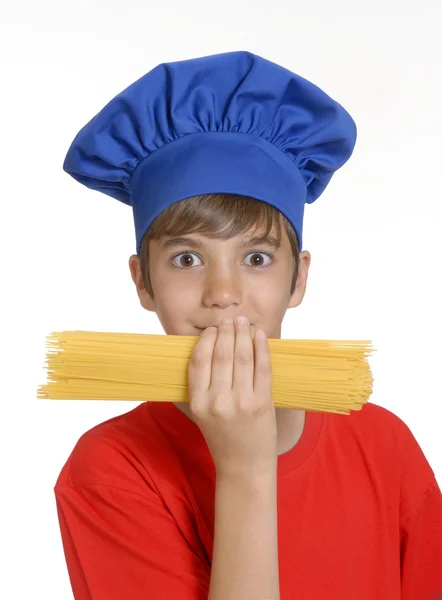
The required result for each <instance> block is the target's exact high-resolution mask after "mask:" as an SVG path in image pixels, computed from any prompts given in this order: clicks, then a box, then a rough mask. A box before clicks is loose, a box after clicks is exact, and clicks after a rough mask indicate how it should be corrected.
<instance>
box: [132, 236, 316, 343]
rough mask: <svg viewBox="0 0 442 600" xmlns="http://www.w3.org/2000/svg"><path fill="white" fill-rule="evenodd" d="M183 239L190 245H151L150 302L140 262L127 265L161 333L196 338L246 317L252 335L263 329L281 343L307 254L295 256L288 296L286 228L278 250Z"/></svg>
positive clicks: (300, 291)
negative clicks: (226, 321)
mask: <svg viewBox="0 0 442 600" xmlns="http://www.w3.org/2000/svg"><path fill="white" fill-rule="evenodd" d="M185 237H186V238H188V239H190V240H192V241H193V245H192V244H191V243H189V242H187V243H185V242H177V243H174V244H173V245H172V244H171V238H169V237H164V238H162V239H160V240H153V241H151V242H150V246H149V267H150V279H151V283H152V288H153V291H154V295H155V297H154V299H153V300H152V298H151V297H150V296H149V294H148V292H147V291H146V290H145V289H144V287H143V280H142V274H141V269H140V260H139V257H138V256H136V255H133V256H131V257H130V259H129V267H130V271H131V275H132V279H133V281H134V283H135V284H136V287H137V293H138V296H139V298H140V302H141V305H142V306H143V307H144V308H145V309H146V310H150V311H154V312H156V313H157V316H158V318H159V320H160V322H161V324H162V326H163V328H164V331H165V332H166V333H167V334H171V335H195V336H196V335H200V333H201V329H200V328H205V327H208V326H209V325H218V324H219V323H220V321H221V320H222V319H223V318H224V317H236V316H239V315H245V316H246V317H248V318H249V321H250V323H251V325H252V327H251V330H252V335H254V333H255V331H257V330H258V329H264V331H265V332H266V334H267V337H269V338H280V337H281V323H282V320H283V318H284V314H285V312H286V310H287V309H288V308H293V307H295V306H298V305H299V304H300V303H301V302H302V299H303V297H304V293H305V288H306V283H307V275H308V269H309V266H310V258H311V257H310V253H309V252H307V251H303V252H301V254H300V263H299V275H298V280H297V284H296V289H295V291H294V293H293V294H292V295H290V286H291V281H292V271H293V255H292V251H291V246H290V241H289V239H288V236H287V233H286V231H285V228H282V243H281V246H280V247H279V249H277V250H275V249H274V248H272V247H271V246H269V245H268V244H267V243H266V242H261V243H256V242H254V243H253V242H251V243H249V242H248V241H247V240H248V238H249V237H250V235H249V234H248V235H245V234H244V235H241V236H237V237H234V238H231V239H229V240H219V239H213V238H212V239H211V238H209V237H207V236H205V235H203V234H198V233H192V234H189V235H186V236H185ZM167 242H168V243H167ZM197 244H198V245H197Z"/></svg>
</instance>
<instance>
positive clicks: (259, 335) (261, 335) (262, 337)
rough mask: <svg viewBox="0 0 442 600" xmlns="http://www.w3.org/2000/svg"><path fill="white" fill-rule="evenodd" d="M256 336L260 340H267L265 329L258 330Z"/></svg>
mask: <svg viewBox="0 0 442 600" xmlns="http://www.w3.org/2000/svg"><path fill="white" fill-rule="evenodd" d="M255 337H256V338H257V339H258V340H265V339H266V334H265V332H264V331H262V329H260V330H259V331H257V332H256V335H255Z"/></svg>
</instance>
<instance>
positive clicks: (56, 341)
mask: <svg viewBox="0 0 442 600" xmlns="http://www.w3.org/2000/svg"><path fill="white" fill-rule="evenodd" d="M198 339H199V337H198V336H182V335H150V334H139V333H101V332H88V331H63V332H59V333H58V332H56V333H52V334H50V335H49V336H47V338H46V348H47V349H48V351H47V355H46V363H45V366H46V368H47V373H48V383H46V384H45V385H41V386H39V388H38V397H39V398H47V399H54V400H59V399H71V400H84V399H89V400H141V401H143V400H144V401H149V402H152V401H158V402H188V401H189V398H188V387H187V384H188V381H187V370H188V365H189V361H190V356H191V353H192V350H193V348H194V346H195V344H196V343H197V341H198ZM268 344H269V350H270V357H271V362H272V398H273V401H274V403H275V406H276V407H277V408H296V409H299V410H311V411H324V412H332V413H341V414H349V413H350V410H361V408H362V405H363V404H365V403H366V402H367V400H368V398H369V396H370V395H371V392H372V386H373V377H372V373H371V370H370V366H369V364H368V360H367V357H368V356H369V355H370V354H371V353H372V352H375V350H373V348H372V347H371V342H365V341H321V340H286V339H284V340H281V339H269V340H268Z"/></svg>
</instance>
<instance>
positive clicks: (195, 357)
mask: <svg viewBox="0 0 442 600" xmlns="http://www.w3.org/2000/svg"><path fill="white" fill-rule="evenodd" d="M208 362H209V361H208V358H207V355H206V353H205V352H202V351H201V349H196V350H194V351H193V352H192V356H191V358H190V364H191V365H192V366H194V367H196V368H200V367H204V366H206V365H207V364H208Z"/></svg>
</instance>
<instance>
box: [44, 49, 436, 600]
mask: <svg viewBox="0 0 442 600" xmlns="http://www.w3.org/2000/svg"><path fill="white" fill-rule="evenodd" d="M355 139H356V129H355V125H354V123H353V120H352V119H351V117H350V115H348V113H347V112H346V111H345V110H344V109H343V108H342V107H341V106H340V105H339V104H337V103H336V102H334V101H333V100H332V99H331V98H329V97H328V96H327V95H326V94H324V92H322V91H321V90H320V89H319V88H317V87H316V86H314V85H313V84H311V83H309V82H308V81H306V80H304V79H302V78H301V77H299V76H297V75H295V74H293V73H291V72H290V71H288V70H286V69H284V68H282V67H280V66H278V65H275V64H273V63H271V62H269V61H266V60H264V59H262V58H260V57H258V56H255V55H253V54H251V53H248V52H231V53H227V54H222V55H216V56H209V57H204V58H200V59H194V60H188V61H181V62H177V63H171V64H166V65H160V66H159V67H157V68H156V69H154V70H153V71H151V72H149V73H148V74H147V75H145V76H144V77H142V78H141V79H140V80H138V81H137V82H135V83H134V84H133V85H132V86H130V87H129V88H128V89H127V90H125V91H124V92H122V93H121V94H120V95H118V96H117V97H116V98H114V99H113V100H112V101H111V102H110V103H109V104H108V105H107V106H106V107H104V109H103V110H102V111H101V112H100V113H99V114H98V115H97V116H96V117H94V119H92V121H91V122H90V123H88V124H87V125H86V126H85V127H84V128H83V129H82V130H81V131H80V132H79V134H78V135H77V137H76V138H75V140H74V142H73V143H72V146H71V148H70V149H69V152H68V155H67V157H66V160H65V165H64V168H65V170H66V171H67V172H68V173H70V174H71V175H72V176H73V177H75V178H76V179H77V180H78V181H80V182H82V183H84V184H85V185H87V186H88V187H90V188H93V189H97V190H100V191H102V192H104V193H106V194H108V195H110V196H112V197H114V198H116V199H118V200H120V201H122V202H125V203H127V204H129V205H131V206H132V207H133V211H134V221H135V230H136V241H137V254H136V255H134V256H132V257H131V258H130V261H129V266H130V271H131V275H132V278H133V281H134V282H135V284H136V288H137V293H138V296H139V299H140V302H141V305H142V306H143V307H144V308H145V309H147V310H150V311H155V312H156V314H157V315H158V318H159V320H160V322H161V323H162V325H163V328H164V330H165V332H166V334H175V335H195V336H196V335H198V336H200V338H199V340H198V343H197V344H196V346H195V349H194V351H193V353H192V358H191V361H190V364H189V404H188V405H187V406H186V405H184V404H180V403H176V404H173V403H158V402H149V401H147V402H143V403H141V404H140V405H139V406H138V407H137V408H135V409H134V410H132V411H130V412H128V413H126V414H124V415H120V416H118V417H115V418H113V419H110V420H109V421H106V422H105V423H102V424H99V425H97V426H96V427H94V428H93V429H92V430H90V431H88V432H86V433H85V434H84V435H83V436H82V437H81V438H80V440H79V441H78V443H77V444H76V446H75V448H74V450H73V452H72V454H71V456H70V457H69V459H68V461H67V463H66V464H65V466H64V467H63V469H62V472H61V473H60V476H59V478H58V480H57V483H56V486H55V494H56V500H57V509H58V515H59V521H60V528H61V533H62V539H63V545H64V550H65V555H66V561H67V566H68V570H69V576H70V579H71V583H72V588H73V591H74V596H75V598H76V599H77V600H86V599H92V600H104V599H106V600H114V599H115V600H116V599H126V598H127V599H130V600H138V599H142V598H143V599H144V598H149V599H150V598H152V599H155V600H157V599H166V598H167V599H169V598H173V599H175V598H176V599H180V600H197V599H201V600H202V599H207V598H209V599H210V600H227V599H241V600H243V599H253V600H255V599H258V598H259V599H262V600H264V599H267V600H276V599H279V598H281V599H283V600H285V599H287V600H289V599H293V600H296V599H298V598H302V599H306V600H307V599H308V600H309V599H312V600H313V599H315V600H316V599H318V598H321V599H323V598H324V599H325V598H326V599H327V600H333V599H335V598H336V599H338V598H339V600H356V599H357V600H374V599H376V600H396V599H397V600H399V599H402V600H404V599H405V600H418V599H419V600H420V599H422V600H424V599H426V600H430V599H431V600H436V598H438V597H442V574H441V573H442V569H441V568H440V567H441V565H442V498H441V492H440V489H439V487H438V484H437V482H436V480H435V477H434V473H433V471H432V469H431V467H430V465H429V464H428V462H427V461H426V459H425V457H424V455H423V453H422V451H421V449H420V447H419V445H418V444H417V442H416V440H415V439H414V437H413V435H412V433H411V431H410V430H409V429H408V427H407V426H406V425H405V423H403V422H402V421H401V420H400V419H399V418H398V417H396V416H395V415H393V414H392V413H391V412H389V411H388V410H386V409H384V408H382V407H380V406H376V405H374V404H372V403H368V404H366V405H365V406H364V407H363V409H362V410H361V411H359V412H353V413H352V414H351V415H348V416H347V415H335V414H330V413H321V412H314V411H301V410H287V409H283V410H282V409H278V410H277V409H275V408H274V403H273V400H272V398H271V364H270V356H269V351H268V345H267V341H266V339H265V337H270V338H279V337H280V335H281V322H282V319H283V317H284V314H285V311H286V310H287V308H290V307H296V306H298V305H299V304H300V303H301V302H302V299H303V296H304V293H305V289H306V283H307V276H308V269H309V266H310V254H309V253H308V252H306V251H303V250H302V221H303V211H304V205H305V203H312V202H314V201H315V200H316V199H317V198H318V197H319V195H320V194H321V193H322V191H323V190H324V189H325V187H326V185H327V184H328V182H329V180H330V178H331V176H332V174H333V172H334V171H336V170H337V169H338V168H340V167H341V166H342V165H343V164H344V163H345V162H346V160H348V158H349V157H350V155H351V153H352V151H353V147H354V143H355ZM238 317H243V321H242V322H241V321H240V320H238V319H237V318H238ZM244 317H245V318H246V319H245V320H244ZM229 318H230V319H232V318H235V321H234V322H230V323H229V321H228V319H229ZM225 319H227V321H225ZM260 332H264V337H262V336H261V335H260Z"/></svg>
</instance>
